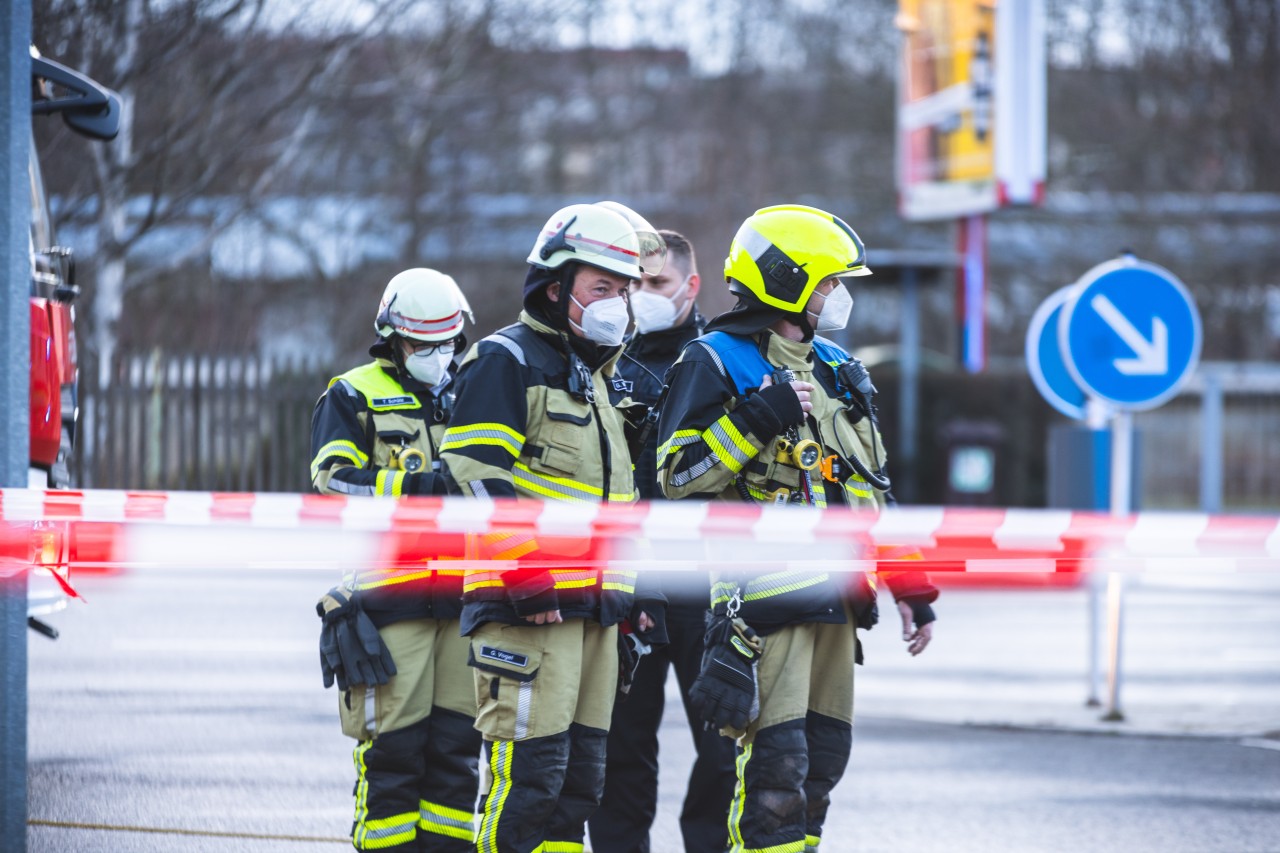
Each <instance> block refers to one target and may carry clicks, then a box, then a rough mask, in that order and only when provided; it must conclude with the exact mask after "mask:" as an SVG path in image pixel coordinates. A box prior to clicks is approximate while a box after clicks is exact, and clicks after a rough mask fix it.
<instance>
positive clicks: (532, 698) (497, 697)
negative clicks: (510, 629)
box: [467, 637, 542, 740]
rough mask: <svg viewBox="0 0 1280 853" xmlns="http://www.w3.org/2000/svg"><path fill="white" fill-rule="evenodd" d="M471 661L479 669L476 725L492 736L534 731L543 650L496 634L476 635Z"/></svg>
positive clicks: (522, 735)
mask: <svg viewBox="0 0 1280 853" xmlns="http://www.w3.org/2000/svg"><path fill="white" fill-rule="evenodd" d="M467 663H468V665H470V666H471V667H472V668H473V669H474V670H475V673H474V675H475V687H476V729H477V730H478V731H479V732H480V733H481V734H482V735H484V736H485V737H487V738H489V739H490V740H523V739H525V738H527V737H530V736H531V735H532V733H533V726H534V719H535V718H534V713H535V710H536V708H537V705H538V703H537V701H536V700H537V694H538V670H539V668H540V667H541V666H542V651H541V650H540V649H535V648H530V647H528V646H524V645H522V644H519V643H511V642H509V641H497V642H495V641H494V639H493V638H492V637H473V638H472V639H471V648H470V650H469V652H468V655H467Z"/></svg>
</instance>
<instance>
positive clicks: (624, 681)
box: [618, 631, 653, 696]
mask: <svg viewBox="0 0 1280 853" xmlns="http://www.w3.org/2000/svg"><path fill="white" fill-rule="evenodd" d="M652 650H653V647H652V646H650V645H648V644H647V643H645V641H644V640H642V639H640V635H639V634H635V633H632V632H631V631H618V693H620V694H621V695H622V696H626V695H627V694H628V693H630V692H631V685H632V684H634V683H635V680H636V669H637V668H638V667H639V666H640V659H641V658H642V657H644V656H645V655H647V654H649V652H651V651H652Z"/></svg>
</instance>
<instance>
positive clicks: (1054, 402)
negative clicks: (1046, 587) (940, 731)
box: [1026, 255, 1202, 720]
mask: <svg viewBox="0 0 1280 853" xmlns="http://www.w3.org/2000/svg"><path fill="white" fill-rule="evenodd" d="M1201 343H1202V331H1201V324H1200V314H1199V312H1198V311H1197V310H1196V306H1195V302H1194V301H1193V300H1192V299H1191V296H1190V294H1189V293H1188V291H1187V289H1186V287H1185V286H1183V284H1182V282H1181V281H1179V280H1178V279H1177V278H1176V277H1175V276H1174V275H1173V274H1172V273H1170V272H1169V271H1168V270H1166V269H1164V268H1163V267H1160V266H1157V265H1155V264H1152V263H1148V262H1146V261H1141V260H1138V259H1137V258H1136V257H1134V256H1133V255H1123V256H1121V257H1120V258H1118V259H1116V260H1113V261H1108V262H1106V263H1104V264H1100V265H1098V266H1096V267H1094V268H1093V269H1091V270H1089V271H1088V272H1087V273H1085V274H1084V275H1083V276H1082V277H1081V278H1080V280H1079V281H1077V282H1076V283H1075V284H1073V285H1071V286H1069V287H1065V288H1062V289H1061V290H1058V291H1056V292H1055V293H1053V294H1052V295H1050V296H1049V298H1048V299H1046V300H1045V301H1044V303H1042V304H1041V305H1040V307H1039V309H1038V310H1037V311H1036V313H1035V315H1034V316H1033V317H1032V320H1031V326H1030V327H1029V328H1028V330H1027V339H1026V358H1027V369H1028V371H1029V372H1030V373H1031V378H1032V381H1034V382H1035V384H1036V387H1037V389H1039V391H1040V393H1041V395H1043V396H1044V398H1045V400H1047V401H1048V402H1049V404H1050V405H1051V406H1053V407H1054V408H1055V409H1057V410H1058V411H1059V412H1062V413H1063V414H1064V415H1067V416H1068V417H1070V418H1074V419H1077V420H1084V421H1097V420H1099V419H1101V420H1103V421H1104V422H1109V425H1110V430H1111V444H1110V453H1109V454H1107V455H1108V456H1109V457H1110V458H1109V462H1108V465H1109V467H1110V476H1109V478H1108V482H1109V494H1108V498H1109V501H1108V504H1109V507H1110V510H1111V514H1112V515H1117V516H1123V515H1128V514H1129V513H1130V512H1132V511H1133V482H1132V472H1133V458H1134V438H1133V414H1132V413H1133V412H1135V411H1143V410H1146V409H1152V408H1155V407H1156V406H1159V405H1160V404H1161V403H1164V402H1165V401H1166V400H1168V399H1169V398H1171V397H1172V396H1174V395H1175V394H1177V393H1178V390H1179V389H1180V388H1181V387H1182V385H1183V384H1184V383H1185V382H1186V380H1187V379H1188V378H1189V377H1190V376H1191V374H1192V373H1193V372H1194V371H1195V368H1196V365H1197V364H1198V363H1199V361H1200V347H1201ZM1099 413H1101V414H1102V417H1101V418H1099ZM1096 476H1098V477H1100V476H1101V471H1099V472H1098V473H1097V475H1096ZM1099 603H1100V602H1099V600H1098V588H1097V586H1096V585H1092V584H1091V586H1090V628H1091V630H1090V643H1091V645H1090V650H1091V651H1090V678H1089V685H1090V696H1089V703H1088V704H1091V705H1093V704H1100V703H1099V702H1098V701H1097V685H1098V672H1097V670H1098V667H1097V660H1098V657H1099V655H1098V651H1099V649H1098V646H1097V637H1098V633H1099V632H1098V624H1097V623H1098V621H1099V619H1098V610H1099ZM1107 622H1108V625H1107V637H1108V650H1109V654H1108V662H1109V677H1108V703H1107V712H1106V715H1105V716H1104V717H1103V719H1106V720H1123V719H1124V714H1123V712H1122V711H1121V710H1120V688H1121V667H1120V660H1121V654H1120V650H1121V641H1122V636H1123V626H1124V585H1123V576H1122V575H1120V574H1118V573H1113V574H1112V575H1111V576H1110V577H1109V579H1108V581H1107Z"/></svg>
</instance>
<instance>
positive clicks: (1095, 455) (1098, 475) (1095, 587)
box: [1084, 397, 1111, 708]
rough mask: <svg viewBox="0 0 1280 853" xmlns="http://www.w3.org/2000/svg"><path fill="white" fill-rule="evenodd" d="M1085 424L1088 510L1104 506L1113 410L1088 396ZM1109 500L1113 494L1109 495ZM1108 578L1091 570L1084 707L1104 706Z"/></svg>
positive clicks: (1108, 474)
mask: <svg viewBox="0 0 1280 853" xmlns="http://www.w3.org/2000/svg"><path fill="white" fill-rule="evenodd" d="M1084 416H1085V426H1086V427H1087V428H1088V429H1089V430H1091V434H1090V439H1091V440H1090V454H1089V458H1090V459H1091V460H1092V462H1093V477H1092V479H1091V481H1090V487H1091V488H1090V495H1091V497H1090V500H1089V503H1088V504H1086V506H1085V508H1086V509H1102V502H1101V497H1100V496H1099V489H1100V488H1101V485H1100V484H1101V482H1102V480H1103V478H1104V477H1106V478H1108V479H1107V482H1110V475H1111V472H1110V460H1109V459H1104V458H1103V454H1102V453H1101V447H1100V442H1099V440H1098V439H1099V438H1100V434H1101V433H1102V431H1103V430H1104V429H1105V428H1106V424H1107V421H1108V419H1109V418H1110V416H1111V410H1110V409H1109V408H1108V407H1107V406H1106V404H1104V403H1103V402H1102V401H1101V400H1099V399H1097V398H1096V397H1089V398H1088V399H1086V400H1085V404H1084ZM1108 500H1110V497H1109V496H1108ZM1104 584H1105V580H1104V579H1103V577H1102V575H1100V574H1098V573H1097V572H1090V573H1089V580H1088V587H1089V604H1088V606H1089V698H1088V699H1086V700H1085V703H1084V704H1085V706H1086V707H1089V708H1101V707H1102V603H1103V598H1102V587H1103V585H1104Z"/></svg>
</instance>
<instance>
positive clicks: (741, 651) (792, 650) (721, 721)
mask: <svg viewBox="0 0 1280 853" xmlns="http://www.w3.org/2000/svg"><path fill="white" fill-rule="evenodd" d="M870 272H871V271H870V270H869V269H867V266H866V252H865V249H864V247H863V244H862V241H861V240H860V239H859V238H858V235H857V234H855V233H854V231H853V229H852V228H850V227H849V226H848V225H846V224H845V223H844V222H843V221H842V220H841V219H839V218H838V217H836V216H833V215H832V214H830V213H827V212H826V211H822V210H818V209H816V208H812V207H805V206H802V205H779V206H776V207H768V208H764V209H763V210H758V211H756V213H755V215H753V216H751V217H750V218H748V219H747V220H746V221H745V222H744V223H743V224H742V226H741V227H740V228H739V229H738V232H737V235H736V236H735V237H734V240H733V244H732V246H731V248H730V251H729V257H728V258H727V259H726V261H725V276H726V278H727V279H728V283H729V289H730V290H731V291H732V292H733V293H735V294H736V295H737V297H738V302H737V304H736V305H735V307H734V308H733V309H731V310H730V311H728V312H726V313H724V314H722V315H720V316H719V317H717V318H715V319H714V320H712V321H711V322H710V323H709V324H708V325H707V332H706V333H705V334H704V335H703V336H702V337H700V338H698V339H697V340H696V341H694V342H693V343H691V344H689V345H688V346H687V347H686V348H685V350H684V353H683V354H682V356H681V358H680V360H679V361H678V362H677V363H676V364H675V365H674V366H673V368H672V372H671V374H670V375H669V377H668V382H669V383H670V392H669V395H668V398H667V401H666V404H665V405H664V407H663V409H662V414H661V418H660V421H659V425H658V434H659V442H660V445H659V448H658V463H657V464H658V469H659V473H658V479H659V482H660V483H661V485H662V489H663V492H664V493H665V494H666V495H667V497H669V498H675V499H685V500H689V499H693V500H699V499H700V500H730V501H747V502H753V503H770V504H795V505H801V506H808V507H815V508H822V507H828V506H837V505H839V506H846V507H856V508H864V509H866V510H868V511H877V510H878V508H879V507H880V506H882V505H883V504H885V503H886V501H887V500H888V498H887V496H888V488H889V481H888V477H887V475H886V473H885V453H884V449H883V446H882V444H881V440H880V435H879V431H878V429H877V427H876V423H875V415H874V408H873V407H872V405H871V394H872V393H874V389H873V387H872V386H871V382H870V379H869V377H867V375H866V372H865V370H864V369H862V365H861V363H860V362H858V361H857V360H856V359H852V358H850V356H849V354H848V353H846V352H845V351H844V350H843V349H842V348H841V347H839V346H838V345H836V344H835V343H834V342H832V341H830V340H827V339H826V338H823V337H822V336H821V335H820V334H818V333H820V332H823V331H828V330H837V329H841V328H843V327H844V326H845V323H846V322H847V320H848V317H849V313H850V310H851V308H852V306H853V299H852V297H851V296H850V294H849V292H848V290H847V289H846V285H845V283H844V280H845V279H846V278H848V277H852V276H864V275H869V274H870ZM888 584H889V586H890V588H891V589H892V590H893V592H894V595H895V598H897V600H898V603H899V611H900V613H901V615H902V618H903V621H904V636H906V637H907V638H908V642H909V646H908V650H909V651H910V652H911V653H912V654H918V653H919V652H920V651H921V650H923V648H924V646H925V645H927V644H928V642H929V638H930V636H931V634H932V625H931V623H932V622H933V621H934V615H933V612H932V609H931V607H930V603H931V602H932V601H933V600H934V599H935V598H936V597H937V590H936V588H934V587H933V586H932V584H931V583H930V582H929V580H928V578H927V576H925V575H924V574H923V573H920V572H911V573H898V574H896V575H895V576H894V577H893V578H891V579H888ZM874 601H875V599H874V592H873V587H872V585H871V583H870V581H869V580H868V579H867V578H866V577H865V576H864V575H862V574H861V573H858V574H856V575H852V576H850V575H846V574H842V573H832V574H827V573H824V572H820V571H805V570H787V569H785V568H781V567H780V568H779V569H778V570H777V571H772V572H769V571H766V572H754V573H747V572H741V571H732V570H731V571H725V572H721V573H718V574H717V576H716V577H715V578H714V582H713V585H712V590H711V605H712V610H713V616H712V618H711V620H710V621H709V623H708V629H707V634H706V637H705V642H706V646H707V651H706V654H705V656H704V658H703V667H702V672H701V674H700V675H699V676H698V679H697V681H696V682H695V684H694V686H693V688H692V689H691V690H690V701H691V704H692V705H693V706H694V708H695V709H697V710H698V712H699V713H700V715H701V716H702V717H703V718H704V719H705V720H707V721H708V722H711V723H713V724H714V725H716V726H718V727H719V728H720V730H721V732H722V733H725V734H728V735H730V736H733V737H736V738H738V760H737V777H738V778H737V787H736V790H735V793H734V798H733V801H732V803H731V805H730V810H729V826H728V829H729V839H730V847H731V850H733V851H735V853H738V852H739V851H757V850H769V851H789V853H790V851H794V853H802V851H815V850H817V848H818V844H819V842H820V840H821V835H822V825H823V821H824V820H825V818H826V812H827V806H828V804H829V802H830V793H831V790H832V788H833V787H834V786H835V784H836V782H837V781H838V780H839V779H840V776H841V775H842V774H843V772H844V769H845V765H846V764H847V762H848V758H849V751H850V746H851V742H852V721H853V667H854V663H855V659H858V658H859V654H858V651H859V647H858V641H857V636H856V631H855V626H857V627H863V628H867V627H870V626H871V625H872V624H874V621H875V609H874Z"/></svg>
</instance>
